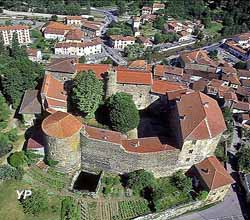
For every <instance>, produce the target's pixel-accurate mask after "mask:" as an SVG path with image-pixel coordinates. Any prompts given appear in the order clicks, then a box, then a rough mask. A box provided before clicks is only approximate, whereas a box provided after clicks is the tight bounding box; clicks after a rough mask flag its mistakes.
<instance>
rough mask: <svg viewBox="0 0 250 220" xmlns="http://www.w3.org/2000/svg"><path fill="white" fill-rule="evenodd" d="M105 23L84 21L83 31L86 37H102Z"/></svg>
mask: <svg viewBox="0 0 250 220" xmlns="http://www.w3.org/2000/svg"><path fill="white" fill-rule="evenodd" d="M102 26H103V23H101V22H96V21H88V20H86V19H85V20H83V21H82V31H83V32H84V33H85V36H86V37H89V38H95V37H100V36H101V28H102Z"/></svg>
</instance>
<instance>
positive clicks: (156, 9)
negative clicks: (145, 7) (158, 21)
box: [152, 3, 165, 14]
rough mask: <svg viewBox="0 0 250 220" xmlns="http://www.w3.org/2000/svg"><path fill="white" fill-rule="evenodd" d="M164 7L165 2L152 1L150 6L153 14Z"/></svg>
mask: <svg viewBox="0 0 250 220" xmlns="http://www.w3.org/2000/svg"><path fill="white" fill-rule="evenodd" d="M164 9H165V4H161V3H154V4H153V7H152V13H153V14H154V13H155V12H157V11H158V10H164Z"/></svg>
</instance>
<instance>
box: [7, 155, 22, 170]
mask: <svg viewBox="0 0 250 220" xmlns="http://www.w3.org/2000/svg"><path fill="white" fill-rule="evenodd" d="M25 161H26V158H25V154H24V152H23V151H19V152H15V153H13V154H11V155H10V156H9V157H8V162H9V164H10V165H11V166H13V167H15V168H21V167H23V165H24V164H25Z"/></svg>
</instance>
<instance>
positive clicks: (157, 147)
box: [42, 64, 226, 177]
mask: <svg viewBox="0 0 250 220" xmlns="http://www.w3.org/2000/svg"><path fill="white" fill-rule="evenodd" d="M103 67H104V68H103ZM77 68H78V72H79V71H82V70H89V69H92V70H93V71H94V72H95V74H96V75H97V78H102V77H103V78H105V80H106V81H105V82H106V84H105V85H106V89H105V94H106V97H109V96H111V95H112V94H114V93H116V92H121V91H122V92H126V93H129V94H131V95H132V96H133V100H134V101H135V104H136V105H137V107H138V109H145V108H147V107H149V106H150V105H154V103H155V102H159V103H160V105H161V116H160V117H162V121H163V122H164V123H165V122H166V123H168V126H167V127H168V129H169V130H168V133H171V134H173V135H172V138H171V140H170V139H168V138H167V137H162V136H151V137H149V136H147V137H140V138H136V139H128V138H127V136H126V135H124V134H121V133H120V132H115V131H111V130H106V129H100V128H95V127H91V126H88V125H86V124H85V123H84V122H83V123H81V122H80V121H79V120H78V119H77V118H76V117H75V116H73V115H71V114H69V113H67V111H66V110H65V109H63V110H64V112H63V111H61V110H60V108H58V106H57V108H55V109H52V111H51V109H49V110H50V113H52V114H51V115H49V116H48V117H47V118H45V120H44V121H43V123H42V130H43V132H44V134H45V135H44V137H45V142H46V153H47V155H48V156H49V157H50V158H51V159H53V160H56V161H58V164H57V168H58V169H59V170H60V171H62V172H66V173H71V172H74V171H75V170H78V169H84V170H88V171H99V170H104V171H109V172H115V173H126V172H131V171H134V170H138V169H145V170H148V171H151V172H153V173H154V175H155V176H156V177H160V176H168V175H171V174H172V173H174V172H175V171H177V170H179V169H184V170H187V169H189V168H190V167H191V166H192V165H193V164H195V163H198V162H201V161H202V160H204V159H205V158H207V157H208V156H210V155H213V154H214V151H215V148H216V146H217V144H218V142H219V140H220V138H221V135H222V133H223V132H224V131H225V129H226V125H225V122H224V119H223V115H222V112H221V110H220V107H219V106H218V104H217V101H216V100H214V99H212V98H210V97H209V96H207V95H205V94H203V93H200V92H194V91H187V90H183V88H182V87H181V88H179V87H178V86H177V85H176V84H169V83H167V84H164V85H165V87H164V86H162V85H161V84H156V82H157V81H154V80H153V79H152V76H151V73H150V72H147V71H146V70H129V69H128V68H125V67H117V68H115V69H110V66H109V65H98V64H97V65H86V64H78V67H77ZM47 74H51V75H53V77H54V80H59V78H58V77H57V76H58V74H54V73H53V72H50V73H47ZM75 74H77V73H73V74H71V76H70V77H71V78H73V75H75ZM69 75H70V73H67V74H65V76H69ZM52 82H53V81H52ZM156 85H157V86H158V87H159V86H160V88H158V87H157V86H156ZM51 86H52V87H53V85H51ZM170 88H171V89H170ZM176 88H177V89H176ZM54 89H55V88H54ZM164 89H165V90H166V91H165V90H164ZM168 89H170V90H171V92H172V91H175V92H174V93H171V96H168V94H167V91H168ZM175 89H176V90H175ZM47 90H48V89H47ZM162 90H164V91H165V92H162ZM159 91H161V92H159ZM178 91H181V92H178ZM55 92H56V90H55V91H54V93H53V94H54V95H56V94H55ZM58 92H59V93H60V91H58ZM43 98H44V99H46V97H43ZM50 99H51V97H50ZM156 100H157V101H156ZM58 110H59V111H58Z"/></svg>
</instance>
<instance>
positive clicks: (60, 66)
mask: <svg viewBox="0 0 250 220" xmlns="http://www.w3.org/2000/svg"><path fill="white" fill-rule="evenodd" d="M76 61H77V59H76V58H58V59H54V60H51V63H49V64H48V65H47V66H46V70H48V71H51V72H62V73H72V74H74V73H75V72H76Z"/></svg>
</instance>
